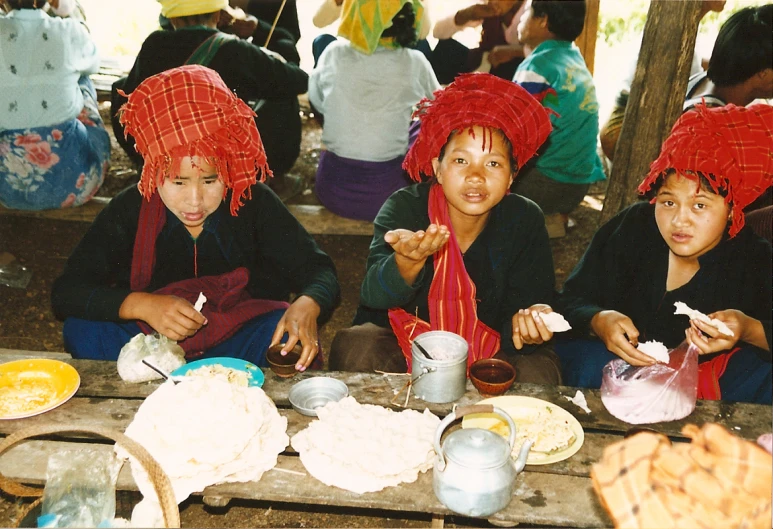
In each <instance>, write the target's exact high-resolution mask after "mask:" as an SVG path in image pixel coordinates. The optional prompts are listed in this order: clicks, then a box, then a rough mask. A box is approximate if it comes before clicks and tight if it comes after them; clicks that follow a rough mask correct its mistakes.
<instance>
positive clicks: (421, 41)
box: [311, 0, 432, 68]
mask: <svg viewBox="0 0 773 529" xmlns="http://www.w3.org/2000/svg"><path fill="white" fill-rule="evenodd" d="M420 1H421V0H420ZM343 4H344V0H322V3H321V4H320V6H319V7H318V8H317V12H316V13H314V17H313V18H312V19H311V21H312V23H313V24H314V25H315V26H316V27H318V28H320V29H322V28H326V27H328V26H329V25H331V24H334V23H335V22H337V21H338V19H340V18H341V11H342V10H343V9H342V7H343ZM422 7H423V8H424V9H422V15H421V22H420V23H419V24H417V26H416V31H417V36H416V38H417V39H418V40H417V42H416V45H415V46H413V47H414V48H415V49H417V50H419V51H420V52H422V53H423V54H424V56H425V57H426V58H427V59H428V60H429V59H430V58H431V57H432V50H431V49H430V47H429V43H427V35H429V28H430V27H431V26H432V21H431V20H430V18H429V9H427V6H426V5H423V6H422ZM335 40H336V38H335V37H334V36H333V35H330V34H329V33H322V34H321V35H319V36H317V37H316V38H315V39H314V41H313V42H312V44H311V52H312V55H313V56H314V67H315V68H316V67H317V63H318V62H319V56H320V55H322V52H323V51H325V48H327V47H328V46H329V45H330V43H331V42H335Z"/></svg>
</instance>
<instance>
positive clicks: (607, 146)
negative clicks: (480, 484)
mask: <svg viewBox="0 0 773 529" xmlns="http://www.w3.org/2000/svg"><path fill="white" fill-rule="evenodd" d="M725 3H726V0H702V1H701V19H703V18H704V17H705V16H706V15H708V14H709V13H711V12H717V13H719V12H721V11H722V10H723V9H724V8H725ZM768 37H770V33H768ZM768 40H770V39H768ZM639 45H640V46H641V44H639ZM638 62H639V55H638V51H637V54H636V55H634V56H632V57H631V58H630V61H629V62H628V66H627V68H626V73H625V77H623V79H622V80H621V81H620V89H619V91H618V93H617V96H616V97H615V105H614V107H613V108H612V112H611V113H610V115H609V117H608V118H607V121H606V123H605V124H604V125H603V126H602V128H601V133H600V137H601V148H602V150H603V151H604V154H605V155H606V156H607V158H609V159H610V160H613V159H614V156H615V147H616V146H617V140H618V138H619V137H620V130H621V129H622V127H623V117H624V116H625V108H626V106H627V105H628V97H629V96H630V94H631V84H632V83H633V76H634V75H635V74H636V64H637V63H638ZM704 66H705V65H704V61H703V58H702V57H701V56H700V52H699V50H698V49H697V48H696V49H695V50H694V52H693V56H692V64H691V66H690V79H695V78H696V76H697V75H700V74H702V73H704ZM647 82H648V83H656V82H658V81H657V79H650V78H648V79H647Z"/></svg>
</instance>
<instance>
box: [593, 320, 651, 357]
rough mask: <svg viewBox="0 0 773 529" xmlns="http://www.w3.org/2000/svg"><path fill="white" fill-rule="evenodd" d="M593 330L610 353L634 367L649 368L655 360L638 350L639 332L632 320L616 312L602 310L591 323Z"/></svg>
mask: <svg viewBox="0 0 773 529" xmlns="http://www.w3.org/2000/svg"><path fill="white" fill-rule="evenodd" d="M590 325H591V329H592V330H593V332H594V333H595V334H596V336H598V337H599V338H600V339H601V341H602V342H604V345H606V346H607V349H609V351H610V352H612V353H615V354H616V355H617V356H619V357H620V358H622V359H623V360H625V361H626V362H628V363H629V364H631V365H633V366H649V365H652V364H654V363H655V359H654V358H651V357H650V356H648V355H646V354H644V353H642V352H641V351H639V350H638V349H636V345H638V343H639V330H638V329H637V328H636V326H635V325H634V324H633V321H631V318H629V317H628V316H626V315H625V314H622V313H620V312H617V311H616V310H602V311H601V312H599V313H598V314H596V315H595V316H593V319H591V321H590Z"/></svg>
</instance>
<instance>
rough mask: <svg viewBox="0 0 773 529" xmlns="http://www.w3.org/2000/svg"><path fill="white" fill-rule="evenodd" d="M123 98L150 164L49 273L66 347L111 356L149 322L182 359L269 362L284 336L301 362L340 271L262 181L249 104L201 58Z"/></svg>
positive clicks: (332, 298) (312, 349)
mask: <svg viewBox="0 0 773 529" xmlns="http://www.w3.org/2000/svg"><path fill="white" fill-rule="evenodd" d="M128 98H129V99H128V102H127V103H126V105H124V106H123V107H122V108H121V121H122V122H123V124H124V125H125V127H126V129H125V130H126V133H127V134H131V135H132V136H134V138H135V139H136V146H137V151H138V152H139V153H140V154H141V155H142V157H143V158H144V160H145V164H144V166H143V169H142V175H141V177H140V182H139V184H138V185H136V186H132V187H130V188H128V189H126V190H124V191H122V192H121V193H120V194H118V195H117V196H116V197H115V198H113V199H112V200H111V201H110V204H109V205H108V206H107V207H106V208H105V210H104V211H102V212H101V213H100V214H99V216H98V217H97V218H96V219H95V221H94V223H93V224H92V226H91V228H90V229H89V231H88V232H87V233H86V235H85V236H84V238H83V240H82V241H81V242H80V244H78V247H77V248H76V249H75V251H74V252H73V254H72V255H71V256H70V258H69V259H68V261H67V265H66V266H65V270H64V273H63V274H62V276H61V277H59V278H58V279H57V280H56V282H55V284H54V287H53V291H52V302H53V308H54V312H55V313H56V314H57V315H58V316H59V317H61V318H65V322H64V342H65V348H66V349H67V351H68V352H70V353H71V354H72V355H73V357H75V358H96V359H105V360H115V359H116V358H117V357H118V354H119V351H120V350H121V348H122V347H123V345H125V344H126V343H127V342H128V341H129V340H130V339H131V338H132V337H133V336H134V335H136V334H138V333H139V332H145V333H151V332H154V331H155V332H157V333H159V334H162V335H164V336H166V337H167V338H170V339H171V340H175V341H179V344H180V346H181V347H182V348H183V350H184V351H185V352H186V355H187V356H188V357H195V356H201V355H204V356H205V357H206V356H210V357H211V356H231V357H237V358H244V359H246V360H249V361H251V362H254V363H256V364H258V365H263V366H265V365H267V363H266V362H265V352H266V349H267V348H268V347H269V345H270V344H274V343H278V342H279V341H280V339H282V338H283V336H284V335H285V333H286V334H287V338H286V339H285V340H284V343H285V346H284V348H283V350H285V351H289V350H290V349H292V348H293V346H294V345H295V344H296V343H297V342H300V343H301V345H302V346H303V351H302V354H301V357H300V359H299V360H298V363H297V365H296V369H298V370H299V371H303V370H305V369H306V368H307V367H308V366H309V365H310V364H311V362H312V361H313V360H314V358H315V357H316V356H317V353H318V351H319V344H318V341H317V340H318V338H317V336H318V334H317V321H318V319H323V318H325V317H327V316H329V314H330V313H331V311H332V309H333V306H334V304H335V302H336V298H337V297H338V281H337V279H336V273H335V267H334V266H333V263H332V261H331V260H330V258H329V257H328V256H327V255H326V254H325V253H323V252H322V251H321V250H320V249H319V248H318V247H317V245H316V244H315V242H314V240H313V239H312V238H311V236H310V235H309V234H308V233H307V232H306V230H305V229H304V228H303V227H302V226H301V225H300V224H299V223H298V221H297V220H296V219H295V217H293V216H292V214H291V213H290V212H289V211H288V210H287V208H286V207H285V206H284V205H283V204H282V203H281V201H280V200H279V198H278V197H277V196H276V195H275V194H274V193H273V192H272V191H271V190H270V189H269V188H268V187H266V186H265V185H263V184H262V182H258V177H257V175H258V173H259V174H260V180H261V181H262V180H264V179H265V177H266V176H270V175H271V170H270V169H269V168H268V163H267V161H266V153H265V150H264V148H263V143H262V141H261V139H260V134H259V133H258V129H257V128H256V126H255V120H254V117H255V113H254V112H253V111H252V110H251V109H250V108H249V107H248V106H247V105H246V104H245V103H244V102H243V101H242V100H241V99H239V98H238V97H236V95H234V93H233V92H232V91H231V90H229V89H228V87H227V86H226V85H225V83H224V82H223V80H222V79H221V78H220V76H219V75H218V74H217V72H215V71H214V70H211V69H209V68H206V67H204V66H199V65H191V66H182V67H179V68H173V69H171V70H167V71H165V72H162V73H160V74H156V75H154V76H152V77H149V78H148V79H146V80H145V81H143V82H142V83H141V84H140V85H139V86H138V87H137V89H136V90H134V91H133V92H132V93H131V94H130V95H129V96H128ZM199 293H203V294H204V295H205V296H206V298H207V300H206V303H205V304H204V307H203V309H201V311H198V310H196V309H195V308H194V306H193V303H194V301H196V299H197V298H198V296H199ZM291 293H294V294H296V298H295V301H294V302H293V303H292V304H291V305H288V303H287V302H286V300H287V299H288V297H289V295H290V294H291Z"/></svg>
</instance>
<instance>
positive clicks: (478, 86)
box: [403, 73, 552, 181]
mask: <svg viewBox="0 0 773 529" xmlns="http://www.w3.org/2000/svg"><path fill="white" fill-rule="evenodd" d="M434 98H435V99H434V100H433V99H429V98H424V99H422V100H421V101H420V102H419V105H418V108H417V110H416V112H414V114H413V116H414V117H418V118H419V120H420V121H421V130H420V131H419V137H418V138H417V139H416V141H415V142H414V144H413V145H412V146H411V148H410V150H409V151H408V154H407V155H406V157H405V161H403V168H404V169H405V170H406V171H408V174H409V175H410V176H411V178H413V179H414V180H417V181H418V180H421V175H422V174H424V175H426V176H434V171H433V169H432V159H433V158H437V156H438V155H439V154H440V150H441V149H442V148H443V146H444V145H445V144H446V141H448V136H449V135H450V134H451V133H452V132H453V131H460V130H463V129H467V128H470V127H473V126H475V125H478V126H481V127H487V128H494V129H499V130H501V131H502V133H503V134H504V135H505V136H506V137H507V139H508V140H509V141H510V144H511V145H512V147H513V153H512V154H513V157H514V158H515V160H516V162H517V163H518V167H523V164H525V163H526V162H527V161H528V160H529V158H531V157H532V156H534V153H535V152H537V149H539V147H540V145H542V143H543V142H544V141H545V140H546V139H547V137H548V135H549V134H550V131H551V130H552V125H551V124H550V116H549V112H550V111H549V110H547V109H545V108H544V107H543V106H542V105H541V104H540V102H539V101H538V100H537V99H536V98H535V97H534V96H533V95H531V94H530V93H529V92H527V91H526V90H525V89H524V88H522V87H521V86H519V85H517V84H516V83H513V82H511V81H506V80H505V79H500V78H499V77H495V76H493V75H491V74H487V73H470V74H462V75H459V76H457V77H456V79H455V80H454V82H453V83H451V84H449V85H448V86H447V87H446V88H444V89H441V90H437V91H436V92H435V93H434ZM482 141H483V142H484V145H483V146H484V148H485V141H486V139H485V136H484V138H483V140H482ZM513 169H516V168H513Z"/></svg>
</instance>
